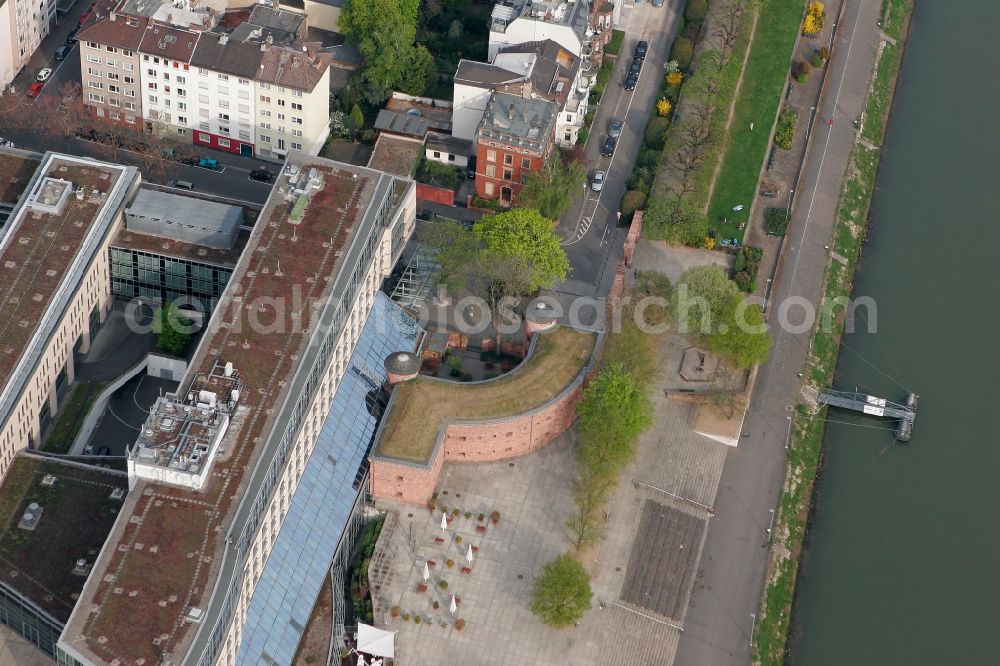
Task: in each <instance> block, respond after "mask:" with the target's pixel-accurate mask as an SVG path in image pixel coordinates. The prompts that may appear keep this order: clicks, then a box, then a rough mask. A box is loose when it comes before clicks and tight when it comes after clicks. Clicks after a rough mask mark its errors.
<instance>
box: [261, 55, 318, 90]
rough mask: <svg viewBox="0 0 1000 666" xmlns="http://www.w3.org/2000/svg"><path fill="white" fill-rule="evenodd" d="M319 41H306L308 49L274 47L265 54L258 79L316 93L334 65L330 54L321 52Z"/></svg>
mask: <svg viewBox="0 0 1000 666" xmlns="http://www.w3.org/2000/svg"><path fill="white" fill-rule="evenodd" d="M316 46H317V45H316V44H312V43H305V44H302V47H303V48H304V49H306V50H305V51H296V50H294V49H290V48H284V47H279V46H272V47H271V48H269V49H268V50H267V51H265V52H264V54H263V56H264V57H263V59H262V60H261V63H260V65H261V66H260V69H259V70H258V71H257V76H256V79H257V80H258V81H261V82H263V83H273V84H276V85H279V86H285V87H286V88H293V89H295V90H302V91H305V92H312V90H313V88H315V87H316V84H317V83H319V82H320V79H322V78H323V73H324V72H326V70H327V68H328V67H329V66H330V55H329V54H328V53H318V52H316V51H315V50H314V49H315V48H316Z"/></svg>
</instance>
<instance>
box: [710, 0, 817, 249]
mask: <svg viewBox="0 0 1000 666" xmlns="http://www.w3.org/2000/svg"><path fill="white" fill-rule="evenodd" d="M802 11H803V5H802V3H801V2H798V1H797V0H770V2H766V3H764V5H763V7H761V10H760V16H759V17H758V19H757V30H756V33H755V34H754V39H753V43H752V44H751V45H750V55H749V57H748V58H747V64H746V69H745V70H744V71H743V83H742V85H741V86H740V89H739V92H738V93H737V94H738V95H739V97H738V98H737V100H736V108H735V112H734V114H733V121H732V125H731V126H730V136H729V145H728V147H727V149H726V154H725V157H724V158H723V163H722V170H721V171H720V172H719V178H718V180H717V181H716V183H715V190H714V192H713V193H712V201H711V203H710V205H709V207H708V224H709V227H711V228H715V229H716V231H717V232H718V235H719V236H720V237H722V238H740V239H742V238H743V231H742V230H740V229H738V225H739V223H740V222H745V221H746V219H747V216H748V215H749V214H750V204H751V203H752V202H753V199H754V192H755V191H756V188H757V177H758V175H759V173H760V167H761V164H763V161H764V154H765V153H766V152H767V150H768V148H769V147H770V143H769V141H768V139H769V135H770V130H771V124H772V123H773V121H774V117H775V114H776V113H777V111H778V105H779V104H780V103H781V99H782V93H783V87H784V83H785V77H786V75H787V74H788V64H789V62H790V59H791V56H792V48H793V47H794V46H795V38H796V36H797V35H798V32H799V21H800V20H801V18H802ZM750 123H753V124H754V130H753V131H752V132H751V131H750ZM737 204H743V206H744V208H743V210H742V211H740V212H739V213H734V212H733V210H732V208H733V206H736V205H737ZM723 219H727V220H728V221H727V222H725V223H723V222H722V220H723Z"/></svg>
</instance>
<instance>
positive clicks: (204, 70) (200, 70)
mask: <svg viewBox="0 0 1000 666" xmlns="http://www.w3.org/2000/svg"><path fill="white" fill-rule="evenodd" d="M198 73H199V74H201V75H202V76H208V70H207V69H204V68H202V67H199V68H198Z"/></svg>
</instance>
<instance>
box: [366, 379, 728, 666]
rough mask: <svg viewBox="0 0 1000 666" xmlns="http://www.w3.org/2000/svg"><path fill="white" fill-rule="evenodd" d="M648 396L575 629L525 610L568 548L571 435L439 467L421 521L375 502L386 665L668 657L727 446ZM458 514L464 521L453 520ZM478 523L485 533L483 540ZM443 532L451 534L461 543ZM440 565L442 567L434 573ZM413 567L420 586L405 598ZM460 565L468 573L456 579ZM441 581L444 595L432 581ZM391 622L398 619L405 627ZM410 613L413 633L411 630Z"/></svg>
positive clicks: (689, 413) (376, 575)
mask: <svg viewBox="0 0 1000 666" xmlns="http://www.w3.org/2000/svg"><path fill="white" fill-rule="evenodd" d="M653 401H654V406H655V417H656V424H655V425H654V426H653V427H652V428H650V429H649V430H648V431H647V432H646V433H645V434H644V435H643V436H642V439H641V442H640V450H639V454H638V457H637V459H636V461H635V462H634V463H633V464H632V465H630V466H629V468H628V469H627V470H626V471H625V473H624V474H623V475H622V478H621V481H620V483H619V486H618V489H617V491H616V493H615V495H614V498H613V500H612V501H611V503H610V504H609V507H608V516H607V520H608V523H607V534H606V536H605V538H604V540H603V541H602V542H601V544H600V546H599V547H598V548H597V549H596V550H594V551H592V552H590V553H588V555H587V556H586V557H585V558H584V564H585V566H586V567H587V568H588V570H589V571H590V573H591V576H592V581H591V585H592V588H593V590H594V602H593V608H592V609H591V610H590V611H589V612H588V613H587V614H586V615H585V616H584V617H583V619H582V620H581V622H580V624H579V625H578V626H577V627H571V628H569V629H565V630H555V629H550V628H548V627H545V626H544V625H542V624H541V623H540V622H538V620H536V619H535V617H534V616H533V615H532V613H531V610H530V595H531V588H532V585H533V582H534V577H535V576H536V575H538V573H540V571H541V569H542V567H543V565H544V564H545V563H546V562H548V561H549V560H551V559H552V558H553V557H555V556H556V555H558V554H560V553H562V552H564V551H566V550H568V549H569V543H570V540H569V534H568V532H567V530H566V527H565V524H566V521H567V520H568V519H569V517H570V515H571V513H572V511H573V505H572V494H571V483H572V480H573V478H574V476H575V474H576V463H575V460H574V457H573V449H572V446H573V437H574V433H573V431H570V432H568V433H566V434H564V435H563V436H561V437H560V438H558V439H557V440H555V441H554V442H552V443H551V444H550V445H548V446H546V447H544V448H542V449H540V450H539V451H536V452H535V453H532V454H529V455H527V456H523V457H520V458H516V459H513V460H510V461H503V462H496V463H480V464H452V463H448V464H446V465H445V468H444V471H443V474H442V481H441V484H440V485H439V487H438V497H437V503H438V506H439V508H438V509H437V510H435V511H433V513H432V512H431V511H429V510H428V509H427V508H420V507H411V506H404V505H386V506H385V508H388V509H389V510H390V512H392V513H394V517H393V519H391V520H390V521H389V522H388V523H387V524H390V525H391V528H390V529H387V530H383V536H382V537H381V538H380V539H379V543H378V547H377V549H376V555H375V557H374V558H373V562H372V568H373V572H372V583H373V585H374V586H380V587H377V588H376V590H375V591H374V596H375V599H376V623H377V624H379V625H380V626H383V627H385V628H389V629H392V630H395V631H398V634H397V650H396V654H397V656H398V659H397V661H398V663H400V664H402V665H403V666H415V665H419V664H462V665H469V666H477V665H483V666H485V665H490V666H493V665H497V666H503V665H507V664H518V665H520V664H539V665H544V664H553V665H555V664H559V665H564V664H574V665H581V666H587V665H591V664H592V665H594V666H597V665H599V664H600V665H602V666H603V665H606V664H607V665H613V664H621V665H623V666H624V665H626V664H627V665H629V666H634V665H636V664H669V663H671V662H672V660H673V655H674V652H675V650H676V647H677V641H678V637H679V635H680V634H679V632H678V629H677V627H678V626H682V625H683V620H684V614H685V610H686V608H687V604H688V600H689V599H690V595H691V589H692V586H693V585H694V583H695V577H694V572H696V571H697V569H698V563H699V557H700V552H701V548H702V544H703V542H704V536H705V525H706V524H707V523H708V522H709V521H710V520H711V518H710V515H711V512H710V511H709V510H708V509H707V508H706V507H711V506H712V504H713V502H714V499H715V493H716V490H717V488H718V481H719V477H720V474H721V471H722V465H723V461H724V460H725V455H726V449H727V448H728V447H726V446H724V445H722V444H719V443H717V442H713V441H711V440H709V439H707V438H705V437H702V436H701V435H697V434H695V433H694V432H692V430H691V423H692V419H693V418H694V412H695V406H694V405H692V404H688V403H682V402H671V401H668V400H666V399H665V398H664V397H663V393H662V391H659V390H658V391H657V392H656V395H654V396H653ZM441 505H446V506H447V507H448V510H449V514H450V513H452V512H453V511H454V510H455V509H458V510H459V512H460V513H459V515H458V516H457V517H454V518H453V519H452V520H451V521H450V523H449V524H448V527H447V529H442V528H441V516H442V513H441V511H440V506H441ZM647 506H648V507H650V508H649V509H648V510H646V513H647V514H648V515H647V516H646V518H645V519H644V518H643V513H644V509H645V507H647ZM466 511H468V512H471V513H472V516H471V518H466V517H465V512H466ZM493 511H499V512H500V522H499V524H496V525H494V524H492V523H491V522H490V518H489V515H490V514H491V513H492V512H493ZM479 514H483V515H484V517H485V518H484V520H483V522H480V521H479V520H478V516H479ZM479 526H485V533H483V531H482V530H477V527H479ZM456 537H461V542H460V543H458V542H457V541H456ZM470 545H471V546H473V547H474V548H475V549H476V551H477V552H475V553H474V560H473V563H472V564H471V565H469V564H468V563H467V562H466V555H467V553H468V548H469V546H470ZM681 546H683V548H681ZM650 549H652V551H657V552H659V551H661V550H662V551H663V553H662V555H663V557H660V558H657V557H653V558H652V559H650V561H649V563H648V564H649V566H650V567H651V568H647V569H646V570H645V573H643V571H642V570H641V568H640V567H639V564H638V562H639V561H640V560H645V559H647V557H650V556H651V555H652V551H651V550H650ZM449 559H451V560H453V564H454V565H453V567H448V566H447V562H448V560H449ZM633 560H635V562H634V563H633V564H632V565H631V570H632V576H631V579H630V580H629V581H628V583H627V575H628V574H629V571H630V562H632V561H633ZM425 563H428V564H429V566H428V572H429V574H430V576H429V579H428V580H427V582H426V586H427V589H426V590H425V591H418V586H420V585H421V584H423V583H424V580H423V578H424V564H425ZM431 563H432V564H431ZM466 566H468V568H469V569H470V571H469V572H468V573H463V572H462V567H466ZM442 580H444V581H446V582H447V583H448V587H447V589H441V588H440V587H439V586H438V583H439V581H442ZM630 591H632V592H635V593H636V594H639V595H640V596H641V595H644V594H647V593H648V594H650V595H651V596H652V597H653V598H654V599H655V598H658V599H659V600H660V601H661V602H662V603H659V605H657V604H656V603H653V602H650V603H646V604H642V603H631V602H629V601H626V600H625V599H627V598H630V596H629V595H630ZM452 594H454V595H456V596H457V597H458V598H459V600H460V603H459V604H458V611H457V612H456V613H455V615H454V617H453V616H452V615H451V613H450V612H449V609H448V607H449V604H450V602H451V596H452ZM632 598H633V601H635V600H636V598H635V597H634V595H633V597H632ZM639 600H640V601H641V599H639ZM435 601H437V602H438V608H437V609H435V608H434V607H433V602H435ZM393 606H398V607H399V612H400V617H398V618H396V619H392V618H391V614H390V609H391V608H392V607H393ZM657 611H659V612H657ZM404 613H407V614H409V615H410V618H409V620H408V621H404V620H403V618H402V615H403V614H404ZM418 614H419V615H420V617H421V623H420V624H416V623H415V622H414V619H415V617H416V616H417V615H418ZM459 618H461V619H463V620H465V627H464V628H463V629H462V630H461V631H458V630H456V629H455V627H454V623H455V620H457V619H459ZM442 623H445V624H446V625H447V626H445V627H442V626H441V624H442Z"/></svg>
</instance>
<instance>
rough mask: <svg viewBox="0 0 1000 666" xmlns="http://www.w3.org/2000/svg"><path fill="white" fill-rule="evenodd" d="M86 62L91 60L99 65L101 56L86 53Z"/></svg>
mask: <svg viewBox="0 0 1000 666" xmlns="http://www.w3.org/2000/svg"><path fill="white" fill-rule="evenodd" d="M87 62H92V63H96V64H98V65H100V64H101V56H95V55H93V54H91V53H88V54H87Z"/></svg>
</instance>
